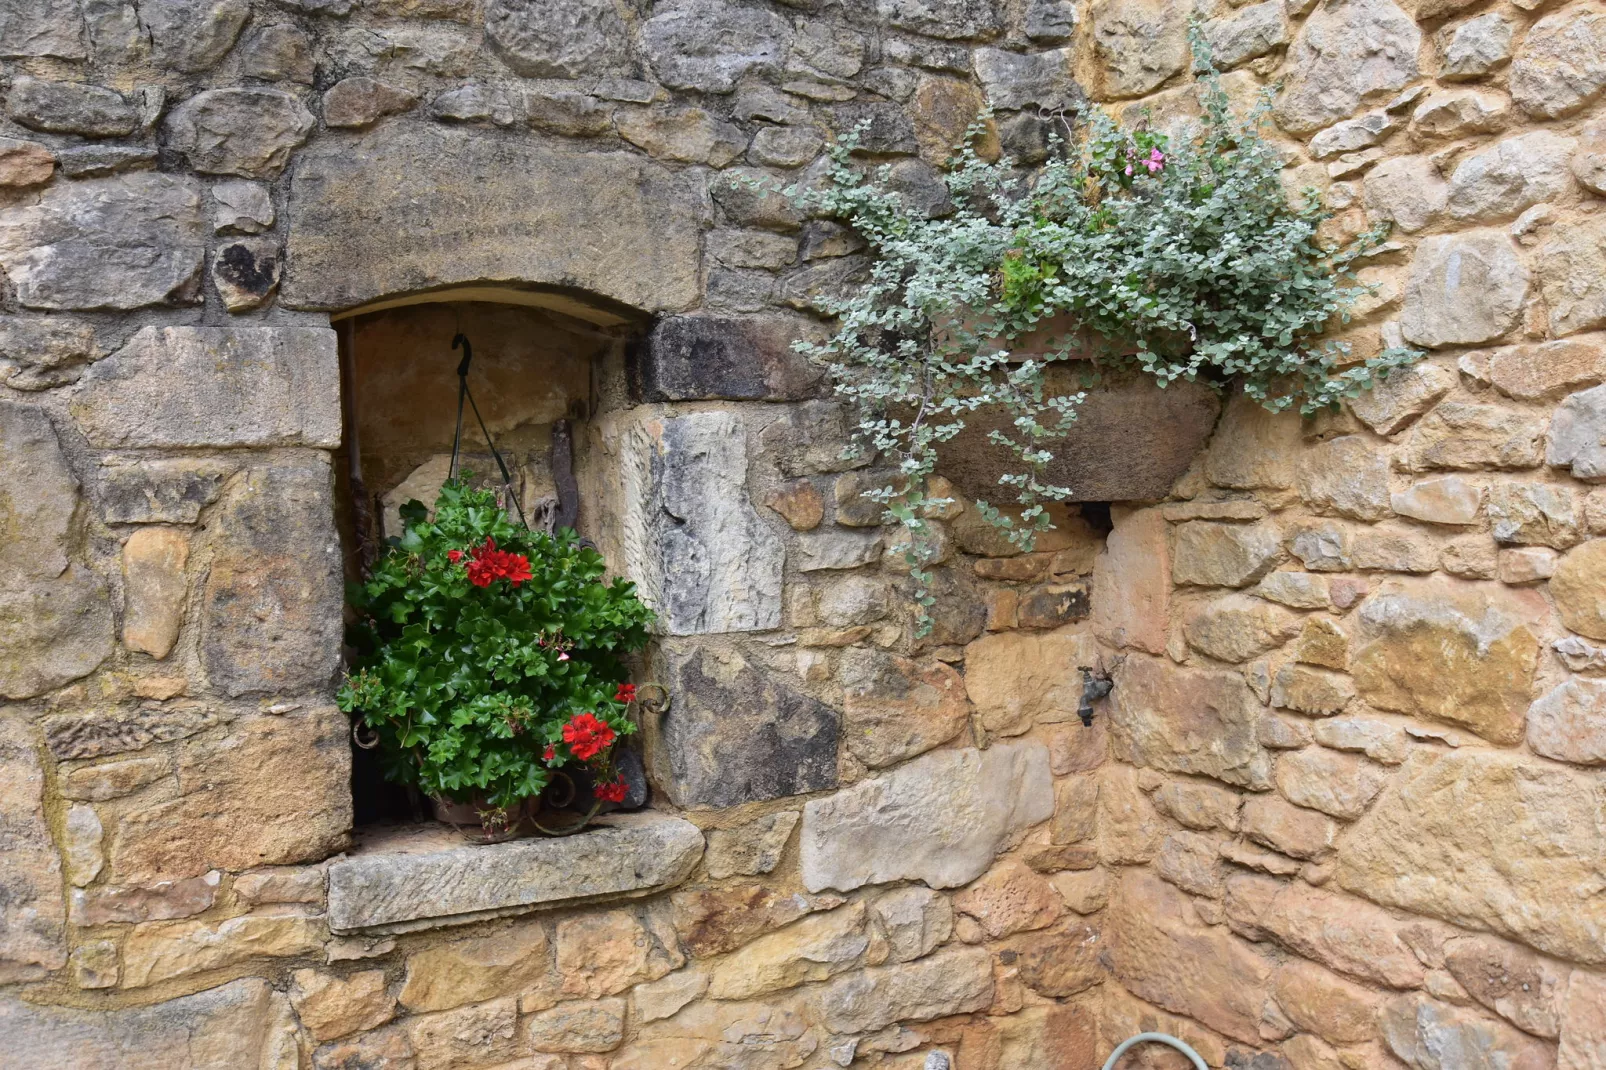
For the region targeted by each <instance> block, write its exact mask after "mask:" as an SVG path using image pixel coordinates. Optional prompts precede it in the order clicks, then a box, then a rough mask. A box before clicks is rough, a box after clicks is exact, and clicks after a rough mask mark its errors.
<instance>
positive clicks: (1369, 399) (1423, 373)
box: [1349, 361, 1455, 435]
mask: <svg viewBox="0 0 1606 1070" xmlns="http://www.w3.org/2000/svg"><path fill="white" fill-rule="evenodd" d="M1453 386H1455V373H1454V372H1452V371H1450V370H1449V369H1448V368H1442V367H1440V366H1439V365H1437V364H1430V363H1428V362H1426V361H1421V362H1418V363H1416V364H1412V365H1409V366H1408V367H1405V368H1396V369H1394V370H1393V371H1392V372H1390V373H1389V376H1388V378H1387V379H1384V380H1383V381H1382V382H1380V383H1378V384H1377V385H1376V386H1374V387H1373V388H1372V389H1370V390H1367V391H1364V392H1362V393H1361V395H1360V396H1359V397H1354V398H1351V399H1349V407H1350V411H1351V412H1353V413H1354V414H1355V415H1356V417H1357V418H1358V419H1359V420H1360V421H1361V422H1362V423H1364V424H1365V425H1366V426H1367V427H1370V428H1371V429H1372V430H1373V431H1376V432H1377V433H1378V434H1380V435H1392V434H1394V433H1395V432H1396V431H1398V430H1400V429H1401V428H1403V427H1404V426H1405V425H1406V424H1408V423H1410V422H1411V421H1412V420H1414V419H1416V418H1417V417H1418V416H1420V415H1422V414H1423V413H1424V412H1426V411H1428V410H1429V409H1431V408H1432V407H1433V406H1434V405H1435V404H1437V402H1438V401H1439V399H1440V398H1442V397H1444V395H1445V394H1447V393H1449V391H1450V388H1451V387H1453Z"/></svg>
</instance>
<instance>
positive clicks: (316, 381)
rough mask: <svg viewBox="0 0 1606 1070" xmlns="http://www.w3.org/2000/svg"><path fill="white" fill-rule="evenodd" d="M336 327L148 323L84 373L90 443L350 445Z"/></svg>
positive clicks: (82, 398)
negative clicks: (344, 431) (343, 426)
mask: <svg viewBox="0 0 1606 1070" xmlns="http://www.w3.org/2000/svg"><path fill="white" fill-rule="evenodd" d="M339 384H340V371H339V364H338V359H337V357H336V355H335V332H334V331H332V330H329V329H327V328H322V327H145V328H142V329H141V330H140V331H139V333H138V334H136V335H134V337H133V338H131V339H130V340H129V342H128V344H127V345H125V346H124V347H123V348H122V349H120V350H118V351H117V352H116V353H114V354H113V355H112V356H110V357H107V358H106V359H105V360H102V361H100V362H99V363H97V364H96V365H95V366H94V367H93V368H92V369H90V371H89V372H87V373H86V374H85V375H84V377H83V378H82V379H81V380H80V381H79V383H78V386H77V388H76V390H75V391H74V394H73V400H72V405H71V408H72V413H73V417H74V419H76V420H77V421H78V425H79V427H80V428H82V429H83V432H84V435H85V436H86V437H87V438H88V439H89V441H90V444H91V445H94V446H97V447H101V448H118V447H129V446H133V447H145V446H317V447H323V448H331V447H334V446H337V445H339V444H340V385H339Z"/></svg>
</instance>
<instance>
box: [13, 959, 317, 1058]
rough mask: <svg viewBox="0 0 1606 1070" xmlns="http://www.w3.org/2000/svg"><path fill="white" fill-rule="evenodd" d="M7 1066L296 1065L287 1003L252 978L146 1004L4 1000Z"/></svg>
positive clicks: (291, 1022)
mask: <svg viewBox="0 0 1606 1070" xmlns="http://www.w3.org/2000/svg"><path fill="white" fill-rule="evenodd" d="M0 1035H3V1036H5V1038H6V1047H5V1056H4V1059H5V1065H6V1066H14V1067H18V1068H19V1070H21V1068H24V1067H28V1068H41V1070H42V1068H44V1067H61V1068H63V1070H66V1068H68V1067H71V1068H72V1070H277V1068H280V1067H283V1066H285V1065H286V1060H288V1065H290V1066H295V1065H297V1064H296V1059H297V1050H296V1029H295V1019H294V1018H292V1017H291V1015H290V1004H289V1001H288V1000H287V999H285V997H284V996H283V995H280V994H279V993H277V992H275V991H274V990H273V989H272V988H271V987H269V985H268V983H267V982H266V981H262V980H258V979H256V978H249V979H246V980H240V981H231V982H229V983H228V984H226V985H222V986H220V987H218V988H210V989H207V990H206V991H204V992H197V993H196V994H195V995H193V996H181V997H180V998H178V999H172V1000H168V1001H167V1002H166V1003H157V1004H155V1005H154V1006H149V1007H130V1008H125V1009H105V1008H96V1009H93V1010H89V1009H84V1010H80V1009H78V1008H76V1007H42V1006H38V1005H36V1004H32V1003H24V1002H22V1001H21V1000H19V999H12V998H6V999H0Z"/></svg>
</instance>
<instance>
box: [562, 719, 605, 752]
mask: <svg viewBox="0 0 1606 1070" xmlns="http://www.w3.org/2000/svg"><path fill="white" fill-rule="evenodd" d="M613 737H614V732H613V729H611V728H609V727H608V726H607V725H606V724H605V723H603V722H602V721H599V720H598V719H597V715H596V714H594V713H577V714H575V715H574V716H573V717H572V718H570V720H569V723H568V724H566V725H564V726H563V742H565V743H567V744H568V745H569V750H570V752H571V753H572V754H573V755H574V756H575V757H576V758H578V759H580V760H581V761H582V762H586V761H590V760H591V759H592V758H595V757H596V756H597V755H599V754H601V753H602V752H603V751H605V750H607V749H608V747H610V746H611V745H612V744H613Z"/></svg>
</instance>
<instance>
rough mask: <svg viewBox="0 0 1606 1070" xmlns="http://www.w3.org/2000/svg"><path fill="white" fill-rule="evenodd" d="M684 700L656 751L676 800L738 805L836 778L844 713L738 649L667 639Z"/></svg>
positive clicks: (823, 785) (660, 773)
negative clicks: (787, 682) (692, 645)
mask: <svg viewBox="0 0 1606 1070" xmlns="http://www.w3.org/2000/svg"><path fill="white" fill-rule="evenodd" d="M664 657H665V659H666V660H667V662H668V666H667V671H666V673H665V674H664V678H665V679H667V680H668V686H669V690H670V693H671V694H672V695H674V697H675V702H674V705H673V707H671V708H670V710H669V712H668V713H666V714H665V715H664V717H663V720H662V721H661V722H660V726H659V738H658V740H657V745H656V746H655V747H653V750H652V757H653V764H654V767H655V770H656V772H657V780H658V782H659V783H660V784H662V785H663V787H664V790H665V791H667V792H668V793H669V797H670V798H671V799H672V800H674V802H675V805H677V806H683V807H686V808H688V809H697V808H700V807H710V806H713V807H724V806H739V805H741V804H742V803H747V802H757V801H759V800H762V799H778V798H782V797H784V796H788V795H805V794H807V793H809V792H814V791H826V790H829V789H831V788H834V787H836V784H837V742H838V739H839V738H840V736H841V731H842V716H841V714H840V713H838V712H837V711H836V710H834V709H832V708H831V707H830V706H827V705H826V704H825V703H823V702H820V701H819V700H818V699H815V698H812V697H811V696H809V695H806V694H804V693H803V692H801V691H796V690H793V689H792V688H790V687H787V686H786V685H785V684H784V683H783V682H782V679H781V678H780V677H779V676H778V675H777V674H775V673H770V672H766V671H764V670H763V669H761V668H759V667H757V666H755V665H753V664H752V663H751V662H749V661H747V660H746V659H745V658H743V657H742V656H741V655H739V654H736V653H734V652H726V651H714V650H704V649H702V648H692V649H690V650H687V649H686V648H685V647H684V646H683V645H678V644H677V645H675V646H669V645H667V644H666V648H665V651H664Z"/></svg>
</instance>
